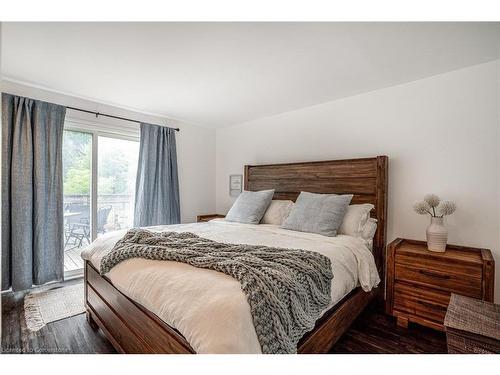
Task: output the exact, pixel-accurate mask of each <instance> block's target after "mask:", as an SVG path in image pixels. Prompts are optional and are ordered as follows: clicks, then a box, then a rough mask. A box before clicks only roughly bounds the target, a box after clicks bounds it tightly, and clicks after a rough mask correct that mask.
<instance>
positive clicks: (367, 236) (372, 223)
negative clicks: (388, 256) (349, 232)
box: [361, 218, 377, 250]
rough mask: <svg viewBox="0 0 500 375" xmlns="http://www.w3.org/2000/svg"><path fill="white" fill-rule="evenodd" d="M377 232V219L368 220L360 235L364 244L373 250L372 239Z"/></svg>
mask: <svg viewBox="0 0 500 375" xmlns="http://www.w3.org/2000/svg"><path fill="white" fill-rule="evenodd" d="M376 231H377V219H373V218H369V219H368V221H367V222H366V224H365V226H364V227H363V232H362V233H361V238H362V239H363V240H365V241H366V244H367V245H368V247H369V248H370V250H373V238H374V237H375V232H376Z"/></svg>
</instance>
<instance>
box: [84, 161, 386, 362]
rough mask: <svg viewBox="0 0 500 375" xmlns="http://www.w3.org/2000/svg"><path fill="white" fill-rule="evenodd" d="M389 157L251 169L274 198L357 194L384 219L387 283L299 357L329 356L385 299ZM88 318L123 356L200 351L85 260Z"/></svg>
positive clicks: (322, 330)
mask: <svg viewBox="0 0 500 375" xmlns="http://www.w3.org/2000/svg"><path fill="white" fill-rule="evenodd" d="M387 167H388V158H387V156H377V157H374V158H363V159H348V160H331V161H319V162H304V163H287V164H268V165H247V166H245V184H244V186H245V189H246V190H264V189H275V194H274V199H291V200H295V199H296V198H297V196H298V195H299V193H300V191H309V192H314V193H337V194H341V193H352V194H354V197H353V199H352V203H372V204H373V205H374V206H375V209H374V210H373V211H372V217H374V218H376V219H377V220H378V228H377V232H376V234H375V238H374V241H373V254H374V257H375V261H376V264H377V269H378V271H379V274H380V278H381V280H382V281H381V283H380V286H379V287H378V288H375V289H373V290H372V291H371V292H368V293H367V292H364V291H363V290H362V289H361V288H360V287H358V288H356V289H354V290H353V291H352V292H351V293H349V294H348V295H347V296H346V297H344V298H343V299H342V300H341V301H340V302H339V303H337V304H336V305H335V306H334V307H333V308H332V309H330V310H329V311H328V312H326V313H325V314H324V315H323V317H322V318H321V319H319V320H318V322H317V323H316V327H315V328H314V329H313V330H312V331H311V332H309V333H307V334H306V335H304V337H303V338H302V339H301V340H300V342H299V344H298V347H297V352H298V353H327V352H328V351H329V349H330V348H331V347H332V346H333V344H335V342H336V341H337V340H338V339H339V338H340V337H341V336H342V334H343V333H344V332H345V331H346V330H347V329H348V328H349V326H350V325H351V323H352V322H353V321H354V320H355V319H356V317H358V315H359V314H360V313H361V312H362V311H363V309H364V308H365V307H366V306H367V305H368V303H370V302H371V301H372V300H374V299H375V298H376V297H377V296H378V297H380V298H383V289H384V264H385V242H386V218H387ZM85 307H86V312H87V320H88V322H89V324H90V325H91V326H93V327H94V328H97V327H99V328H101V329H102V330H103V332H104V333H105V335H106V336H107V338H108V339H109V340H110V341H111V343H112V344H113V346H114V347H115V348H116V350H117V351H118V352H121V353H178V354H179V353H195V352H194V350H193V348H191V346H190V345H189V343H188V342H187V341H186V339H185V338H184V337H183V336H182V335H181V334H180V333H179V332H178V331H177V330H175V329H174V328H172V327H170V326H169V325H168V324H166V323H165V322H163V321H162V320H161V319H160V318H158V317H157V316H156V315H155V314H153V313H152V312H151V311H148V310H147V309H146V308H144V307H143V306H141V305H139V304H138V303H136V302H134V301H132V300H131V299H129V298H128V297H126V296H125V295H124V294H122V293H121V292H119V291H118V290H117V289H116V288H115V287H114V286H113V284H112V283H111V282H110V281H109V279H107V278H106V277H105V276H101V275H100V274H99V273H98V271H97V270H96V269H95V268H94V267H93V266H92V265H91V264H90V263H89V262H88V261H86V262H85Z"/></svg>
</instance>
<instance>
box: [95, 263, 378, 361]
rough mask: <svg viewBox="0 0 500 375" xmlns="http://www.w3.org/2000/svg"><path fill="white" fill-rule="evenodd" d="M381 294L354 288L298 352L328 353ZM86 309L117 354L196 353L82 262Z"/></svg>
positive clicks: (311, 333) (309, 334)
mask: <svg viewBox="0 0 500 375" xmlns="http://www.w3.org/2000/svg"><path fill="white" fill-rule="evenodd" d="M379 292H380V290H379V288H376V289H373V290H372V291H371V292H368V293H367V292H364V291H363V290H362V289H361V288H359V287H358V288H356V289H355V290H353V291H352V292H351V293H350V294H349V295H347V296H346V297H345V298H344V299H343V300H342V301H340V302H339V303H338V304H337V305H336V306H334V307H333V308H332V309H331V310H330V311H328V312H326V313H325V314H324V316H323V317H322V318H321V319H320V320H319V321H318V323H317V324H316V327H315V329H314V330H312V331H311V332H309V333H308V334H306V335H305V336H304V337H303V338H302V339H301V340H300V342H299V345H298V347H297V352H298V353H328V351H329V350H330V348H331V347H332V346H333V345H334V344H335V343H336V342H337V340H338V339H339V338H340V337H341V336H342V334H344V332H345V331H346V330H347V329H348V328H349V326H350V325H351V323H352V322H353V321H354V320H355V319H356V318H357V317H358V315H359V314H360V313H361V312H362V311H363V309H364V308H365V307H366V305H368V303H370V302H371V301H372V300H373V299H374V298H375V297H376V295H377V294H378V293H379ZM85 307H86V310H87V320H88V322H89V324H90V325H92V326H94V327H99V328H101V329H102V330H103V332H104V334H105V335H106V337H107V338H108V339H109V340H110V341H111V343H112V344H113V346H114V347H115V349H116V350H117V351H118V352H120V353H159V354H169V353H170V354H189V353H191V354H192V353H195V351H194V350H193V348H192V347H191V346H190V345H189V343H188V342H187V341H186V339H185V338H184V337H183V336H182V335H181V334H180V333H179V332H178V331H177V330H175V329H174V328H172V327H170V326H169V325H168V324H166V323H165V322H163V321H162V320H161V319H160V318H158V317H157V316H156V315H155V314H153V313H152V312H151V311H149V310H147V309H146V308H144V307H143V306H141V305H139V304H138V303H136V302H134V301H132V300H131V299H130V298H128V297H127V296H125V295H124V294H122V293H121V292H120V291H119V290H118V289H116V288H115V287H114V286H113V284H111V282H110V281H109V280H108V279H107V278H106V277H103V276H101V275H100V274H99V273H98V272H97V270H96V269H95V268H94V267H93V266H92V265H91V264H90V263H89V262H88V261H86V262H85Z"/></svg>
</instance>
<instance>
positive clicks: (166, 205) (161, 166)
mask: <svg viewBox="0 0 500 375" xmlns="http://www.w3.org/2000/svg"><path fill="white" fill-rule="evenodd" d="M180 220H181V214H180V203H179V178H178V173H177V151H176V145H175V130H174V129H172V128H167V127H164V126H158V125H151V124H141V142H140V147H139V163H138V166H137V179H136V189H135V210H134V226H136V227H146V226H151V225H160V224H178V223H180Z"/></svg>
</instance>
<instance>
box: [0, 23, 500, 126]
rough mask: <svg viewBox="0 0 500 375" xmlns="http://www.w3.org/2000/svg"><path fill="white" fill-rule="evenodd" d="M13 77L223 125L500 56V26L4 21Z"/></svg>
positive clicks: (6, 68) (5, 66) (7, 70)
mask: <svg viewBox="0 0 500 375" xmlns="http://www.w3.org/2000/svg"><path fill="white" fill-rule="evenodd" d="M2 34H3V35H2V70H3V74H4V76H6V77H7V78H10V79H15V80H20V81H24V82H29V83H32V84H36V85H40V86H43V87H45V88H48V89H52V90H57V91H61V92H66V93H70V94H74V95H78V96H83V97H86V98H90V99H93V100H97V101H103V102H106V103H111V104H115V105H119V106H126V107H129V108H135V109H137V110H139V111H144V112H151V113H156V114H159V115H162V116H166V117H171V118H177V119H183V120H186V121H189V122H192V123H197V124H200V125H205V126H211V127H223V126H228V125H232V124H237V123H240V122H244V121H248V120H253V119H257V118H261V117H265V116H270V115H273V114H277V113H281V112H286V111H290V110H293V109H298V108H301V107H305V106H309V105H313V104H319V103H323V102H327V101H330V100H333V99H337V98H341V97H346V96H350V95H354V94H358V93H362V92H367V91H371V90H375V89H379V88H383V87H388V86H392V85H396V84H399V83H403V82H408V81H412V80H416V79H420V78H423V77H427V76H431V75H435V74H439V73H442V72H446V71H450V70H454V69H458V68H462V67H466V66H470V65H474V64H479V63H482V62H486V61H490V60H495V59H498V58H499V57H500V51H499V49H500V23H4V24H3V30H2Z"/></svg>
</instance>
